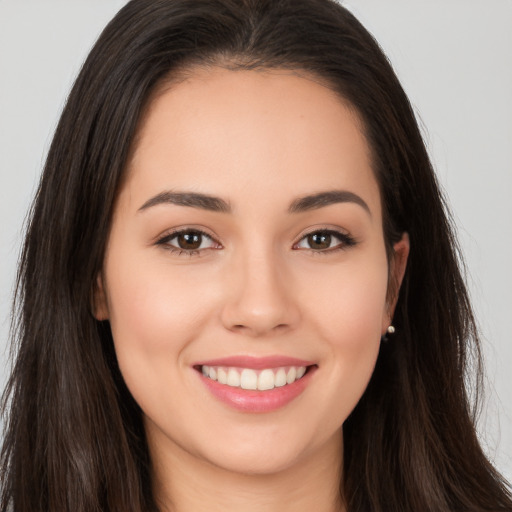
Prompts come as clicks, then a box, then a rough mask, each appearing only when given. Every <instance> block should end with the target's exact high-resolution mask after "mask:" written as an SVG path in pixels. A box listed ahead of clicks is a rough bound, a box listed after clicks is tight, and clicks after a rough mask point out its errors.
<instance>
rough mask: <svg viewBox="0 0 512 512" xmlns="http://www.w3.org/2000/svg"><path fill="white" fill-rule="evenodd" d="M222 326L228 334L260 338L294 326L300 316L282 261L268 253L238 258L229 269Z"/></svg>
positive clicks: (290, 280)
mask: <svg viewBox="0 0 512 512" xmlns="http://www.w3.org/2000/svg"><path fill="white" fill-rule="evenodd" d="M226 288H227V290H228V291H227V299H226V301H225V303H224V305H223V309H222V323H223V325H224V327H225V328H226V329H228V330H230V331H232V332H239V333H242V334H245V335H246V336H250V337H262V336H265V335H267V334H271V333H277V332H287V331H289V330H291V329H293V328H295V327H296V325H297V323H298V321H299V318H300V314H299V308H298V304H297V301H296V298H297V294H296V293H295V292H294V287H293V279H290V276H289V273H288V272H287V271H286V268H285V265H284V262H282V261H280V258H279V257H277V256H276V255H272V254H271V251H268V252H267V253H266V254H246V255H245V257H244V256H243V255H241V256H240V257H239V258H238V260H237V262H236V263H235V264H234V265H231V268H230V270H229V278H228V279H227V282H226Z"/></svg>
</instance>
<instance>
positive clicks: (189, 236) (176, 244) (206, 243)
mask: <svg viewBox="0 0 512 512" xmlns="http://www.w3.org/2000/svg"><path fill="white" fill-rule="evenodd" d="M157 245H163V246H165V247H166V248H168V249H170V250H172V251H178V252H186V253H190V254H193V253H195V252H197V251H200V250H202V249H218V248H219V247H220V244H219V243H217V242H216V241H215V240H213V238H212V237H211V236H210V235H208V234H206V233H205V232H203V231H200V230H197V229H183V230H181V231H175V232H174V233H170V234H168V235H165V236H164V237H163V238H161V239H160V240H158V241H157Z"/></svg>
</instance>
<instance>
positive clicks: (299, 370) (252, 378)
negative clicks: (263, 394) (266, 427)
mask: <svg viewBox="0 0 512 512" xmlns="http://www.w3.org/2000/svg"><path fill="white" fill-rule="evenodd" d="M313 367H316V365H309V366H281V367H278V368H263V369H253V368H240V367H233V366H209V365H197V366H195V367H194V368H195V369H196V370H197V371H200V372H201V374H202V375H203V376H204V377H206V378H207V379H210V380H213V381H216V382H218V383H219V384H223V385H225V386H229V387H232V388H240V389H246V390H258V391H269V390H271V389H274V388H281V387H284V386H289V385H290V384H293V383H294V382H296V381H298V380H299V379H302V377H304V375H305V374H306V373H307V372H308V371H311V369H312V368H313Z"/></svg>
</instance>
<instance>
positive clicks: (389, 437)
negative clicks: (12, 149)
mask: <svg viewBox="0 0 512 512" xmlns="http://www.w3.org/2000/svg"><path fill="white" fill-rule="evenodd" d="M426 212H428V215H427V214H426ZM17 301H18V302H17V304H18V308H19V311H20V318H19V322H18V331H17V341H18V342H19V350H18V356H17V360H16V365H15V368H14V370H13V374H12V377H11V379H10V382H9V386H8V389H7V395H6V397H7V400H8V402H7V403H8V404H9V416H8V427H7V433H6V436H5V441H4V446H3V452H2V467H3V489H2V492H3V494H2V507H1V509H2V510H4V511H7V510H11V509H12V510H16V512H25V511H26V512H28V511H31V512H34V511H40V510H45V511H59V512H61V511H84V512H86V511H87V512H89V511H93V510H98V511H99V510H101V511H139V512H142V511H144V512H147V511H157V510H159V511H162V512H163V511H173V512H180V511H184V510H186V511H190V510H205V509H208V510H244V511H249V512H250V511H256V510H258V511H261V510H270V511H271V510H280V511H283V510H285V511H286V510H304V511H305V510H318V511H326V512H327V511H329V512H330V511H348V512H353V511H361V512H362V511H382V512H384V511H386V512H388V511H402V510H403V511H409V510H415V511H453V510H468V511H483V510H512V498H511V496H510V491H509V488H508V487H507V484H506V483H505V482H504V481H503V479H502V478H501V477H500V475H499V474H498V473H497V472H496V471H495V470H494V469H493V467H492V466H491V464H490V463H489V462H488V461H487V459H486V458H485V456H484V454H483V453H482V450H481V448H480V446H479V444H478V440H477V437H476V434H475V430H474V425H473V422H472V415H471V404H470V402H469V399H468V393H467V390H466V387H465V378H466V375H467V373H466V370H467V367H468V365H469V364H470V363H472V362H474V361H476V362H477V363H478V353H479V352H478V351H479V348H478V347H479V345H478V338H477V333H476V330H475V327H474V321H473V316H472V312H471V308H470V305H469V302H468V298H467V293H466V290H465V287H464V283H463V280H462V278H461V274H460V271H459V268H458V264H457V255H456V246H455V241H454V238H453V234H452V231H451V228H450V224H449V222H448V220H447V217H446V214H445V212H444V208H443V200H442V197H441V194H440V192H439V189H438V186H437V183H436V180H435V177H434V174H433V171H432V168H431V165H430V162H429V160H428V156H427V153H426V151H425V148H424V145H423V142H422V139H421V136H420V133H419V130H418V127H417V124H416V121H415V118H414V115H413V112H412V110H411V107H410V105H409V102H408V100H407V98H406V96H405V94H404V92H403V90H402V88H401V86H400V84H399V83H398V81H397V79H396V76H395V75H394V73H393V71H392V69H391V67H390V65H389V64H388V62H387V60H386V58H385V57H384V55H383V54H382V52H381V51H380V49H379V47H378V45H377V44H376V43H375V41H374V40H373V39H372V38H371V36H370V35H369V34H368V33H367V32H366V30H365V29H364V28H363V27H362V26H361V25H360V24H359V23H358V22H357V21H356V20H355V19H354V18H353V16H352V15H351V14H350V13H348V12H347V11H346V10H345V9H343V8H342V7H340V6H339V5H337V4H336V3H334V2H331V1H329V0H244V1H230V0H202V1H201V0H197V1H196V0H151V1H147V0H134V1H132V2H130V3H128V4H127V5H126V6H125V7H124V8H123V9H122V10H121V11H120V12H119V14H118V15H117V16H116V17H115V18H114V20H113V21H112V22H111V23H110V24H109V26H108V27H107V28H106V29H105V31H104V32H103V34H102V36H101V37H100V39H99V40H98V42H97V44H96V45H95V47H94V48H93V50H92V52H91V54H90V56H89V58H88V59H87V61H86V63H85V65H84V68H83V70H82V72H81V73H80V76H79V77H78V79H77V82H76V84H75V86H74V88H73V90H72V92H71V95H70V97H69V100H68V103H67V105H66V107H65V109H64V112H63V115H62V118H61V120H60V123H59V125H58V127H57V130H56V133H55V137H54V140H53V143H52V146H51V148H50V151H49V155H48V159H47V163H46V167H45V170H44V173H43V177H42V181H41V184H40V188H39V191H38V194H37V197H36V201H35V204H34V207H33V210H32V215H31V222H30V225H29V228H28V232H27V237H26V243H25V247H24V251H23V256H22V262H21V267H20V275H19V287H18V295H17ZM472 356H475V359H472Z"/></svg>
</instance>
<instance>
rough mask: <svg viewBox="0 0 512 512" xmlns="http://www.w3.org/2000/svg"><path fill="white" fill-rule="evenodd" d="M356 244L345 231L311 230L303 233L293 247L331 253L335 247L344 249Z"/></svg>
mask: <svg viewBox="0 0 512 512" xmlns="http://www.w3.org/2000/svg"><path fill="white" fill-rule="evenodd" d="M353 245H356V241H355V240H354V239H353V238H352V237H351V236H350V235H348V234H346V233H340V232H338V231H334V230H320V231H312V232H311V233H309V234H308V235H305V236H304V237H303V238H302V239H301V240H300V241H299V242H298V243H297V244H295V245H294V249H308V250H310V251H316V252H325V253H331V252H333V251H336V250H337V249H346V248H348V247H351V246H353Z"/></svg>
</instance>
